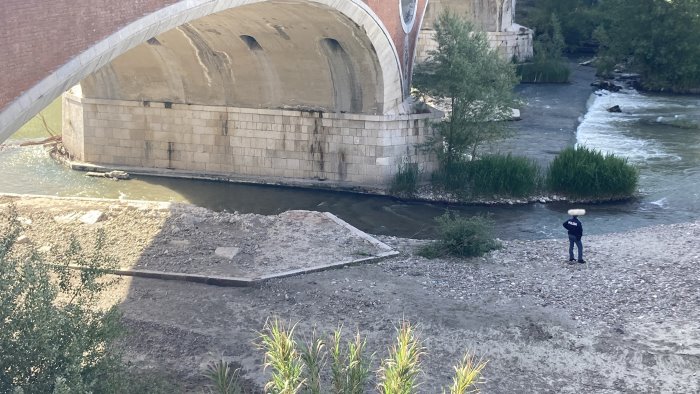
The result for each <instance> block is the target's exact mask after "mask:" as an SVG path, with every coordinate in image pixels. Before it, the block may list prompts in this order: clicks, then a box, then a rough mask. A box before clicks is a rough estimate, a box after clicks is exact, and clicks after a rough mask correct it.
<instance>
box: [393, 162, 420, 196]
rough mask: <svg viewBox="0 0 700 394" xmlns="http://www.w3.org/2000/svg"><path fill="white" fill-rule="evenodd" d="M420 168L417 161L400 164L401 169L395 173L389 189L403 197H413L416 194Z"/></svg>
mask: <svg viewBox="0 0 700 394" xmlns="http://www.w3.org/2000/svg"><path fill="white" fill-rule="evenodd" d="M419 179H420V170H419V169H418V164H417V163H402V164H399V169H398V171H397V172H396V175H394V178H393V179H392V182H391V188H390V189H389V191H390V192H391V194H395V195H398V196H402V197H411V196H413V195H414V194H416V190H417V189H418V180H419Z"/></svg>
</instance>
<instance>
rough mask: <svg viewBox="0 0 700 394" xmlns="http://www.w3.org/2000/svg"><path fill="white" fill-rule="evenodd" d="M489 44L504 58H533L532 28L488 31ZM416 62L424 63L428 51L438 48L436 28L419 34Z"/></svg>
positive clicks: (523, 59)
mask: <svg viewBox="0 0 700 394" xmlns="http://www.w3.org/2000/svg"><path fill="white" fill-rule="evenodd" d="M486 39H487V40H488V42H489V46H490V47H491V48H493V49H496V50H497V51H498V53H499V54H500V55H501V57H502V58H503V59H506V60H511V59H513V58H514V57H515V59H516V60H517V61H519V62H523V61H526V60H528V59H531V58H532V45H533V38H532V30H530V29H527V28H523V29H522V30H519V31H502V32H499V31H489V32H486ZM416 45H417V46H416V62H417V63H422V62H424V61H425V60H426V59H427V58H428V52H429V51H434V50H436V49H437V41H435V30H428V29H424V30H421V31H420V34H419V35H418V43H417V44H416Z"/></svg>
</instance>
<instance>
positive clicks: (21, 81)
mask: <svg viewBox="0 0 700 394" xmlns="http://www.w3.org/2000/svg"><path fill="white" fill-rule="evenodd" d="M183 1H184V0H183ZM347 1H350V0H347ZM363 1H364V2H365V3H367V4H368V5H369V6H370V7H371V8H372V9H373V10H374V12H375V13H376V14H377V15H378V16H379V17H380V19H381V20H382V21H383V23H384V24H385V26H386V28H387V30H388V31H389V32H390V34H391V36H392V39H393V41H394V43H395V45H396V48H397V52H398V53H399V54H401V53H403V47H404V43H405V42H406V40H405V37H404V36H405V34H404V32H403V29H402V25H401V19H400V16H399V11H398V9H399V2H400V0H363ZM427 1H428V0H419V1H418V5H417V10H418V15H417V17H416V21H417V22H416V23H415V26H414V29H413V31H412V32H411V34H410V38H409V42H410V46H411V47H413V45H412V44H413V42H415V39H416V36H417V34H418V30H419V24H420V23H419V21H420V20H421V18H422V13H423V10H424V9H425V4H426V3H427ZM177 2H178V0H119V1H115V0H51V1H48V2H47V1H45V0H2V1H0V70H1V71H2V72H0V112H2V110H3V109H5V108H6V107H7V106H8V105H9V104H10V103H12V102H13V101H14V100H15V99H17V98H18V97H19V96H20V95H21V94H22V92H24V91H26V90H28V89H30V88H31V87H32V86H34V85H36V84H37V83H38V82H39V81H41V80H42V79H44V78H46V77H47V76H49V75H50V74H51V73H52V72H54V71H56V70H57V69H58V68H59V67H61V66H62V65H64V64H66V63H67V62H68V61H70V60H71V59H73V58H74V57H76V56H77V55H79V54H80V53H82V52H84V51H86V50H87V49H89V48H90V47H91V46H92V45H94V44H96V43H97V42H99V41H101V40H103V39H104V38H106V37H108V36H110V35H111V34H113V33H115V32H116V31H118V30H119V29H121V28H122V27H124V26H126V25H128V24H129V23H131V22H133V21H135V20H138V19H139V18H141V17H143V16H145V15H147V14H150V13H153V12H154V11H157V10H159V9H161V8H164V7H166V6H168V5H171V4H174V3H177ZM411 59H412V53H411ZM409 67H410V66H409ZM409 75H410V74H409Z"/></svg>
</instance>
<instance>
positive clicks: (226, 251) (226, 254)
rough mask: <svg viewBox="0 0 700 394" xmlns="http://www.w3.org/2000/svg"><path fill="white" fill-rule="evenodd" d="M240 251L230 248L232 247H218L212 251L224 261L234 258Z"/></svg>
mask: <svg viewBox="0 0 700 394" xmlns="http://www.w3.org/2000/svg"><path fill="white" fill-rule="evenodd" d="M239 251H240V248H236V247H232V246H220V247H218V248H216V250H215V251H214V254H215V255H217V256H219V257H223V258H225V259H229V260H230V259H232V258H234V257H235V256H236V255H237V254H238V252H239Z"/></svg>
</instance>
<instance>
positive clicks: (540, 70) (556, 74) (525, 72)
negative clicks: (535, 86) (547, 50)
mask: <svg viewBox="0 0 700 394" xmlns="http://www.w3.org/2000/svg"><path fill="white" fill-rule="evenodd" d="M516 72H517V74H518V76H519V77H520V82H522V83H566V82H569V74H570V73H571V71H570V70H569V66H567V64H566V63H564V62H562V61H561V60H546V61H541V62H534V63H523V64H518V65H517V68H516Z"/></svg>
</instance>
